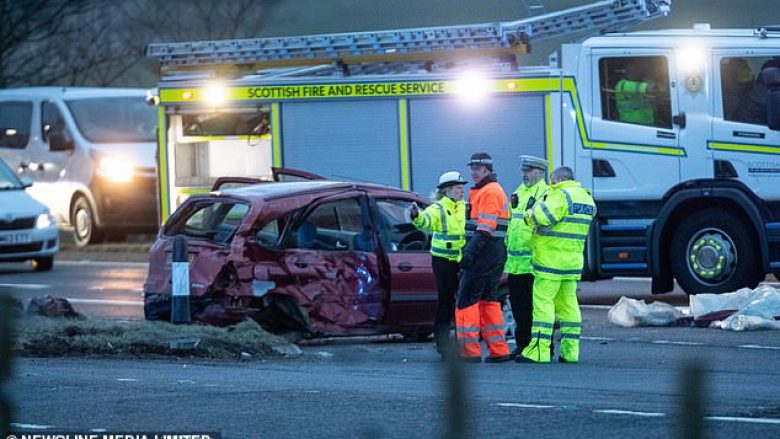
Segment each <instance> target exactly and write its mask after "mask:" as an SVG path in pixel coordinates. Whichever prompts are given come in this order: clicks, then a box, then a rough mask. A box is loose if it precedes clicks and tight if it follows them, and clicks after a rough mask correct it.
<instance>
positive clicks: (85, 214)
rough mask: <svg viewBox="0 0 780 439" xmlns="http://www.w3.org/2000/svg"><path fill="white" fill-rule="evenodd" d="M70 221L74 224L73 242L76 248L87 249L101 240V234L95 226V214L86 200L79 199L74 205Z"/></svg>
mask: <svg viewBox="0 0 780 439" xmlns="http://www.w3.org/2000/svg"><path fill="white" fill-rule="evenodd" d="M70 220H71V224H73V241H74V242H75V244H76V247H85V246H86V245H87V244H89V243H95V242H98V241H99V240H100V236H99V235H100V234H99V232H98V230H97V225H96V224H95V214H94V212H93V211H92V206H91V205H90V204H89V201H87V199H86V198H84V197H79V198H78V199H76V202H75V203H73V208H72V209H71V213H70Z"/></svg>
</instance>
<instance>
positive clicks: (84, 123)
mask: <svg viewBox="0 0 780 439" xmlns="http://www.w3.org/2000/svg"><path fill="white" fill-rule="evenodd" d="M67 103H68V107H69V108H70V111H71V113H72V114H73V118H74V119H76V125H78V128H79V131H81V134H82V135H83V136H84V137H86V138H87V140H89V141H90V142H93V143H130V142H154V141H155V140H156V136H157V108H156V107H152V106H149V105H147V104H146V101H145V100H144V98H143V97H142V96H137V97H136V96H127V97H108V98H89V99H73V100H69V101H67Z"/></svg>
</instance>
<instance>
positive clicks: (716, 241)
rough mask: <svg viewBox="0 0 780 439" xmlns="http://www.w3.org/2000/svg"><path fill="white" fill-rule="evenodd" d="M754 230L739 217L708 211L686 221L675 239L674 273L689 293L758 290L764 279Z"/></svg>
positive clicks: (717, 210) (675, 234)
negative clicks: (742, 289) (743, 289)
mask: <svg viewBox="0 0 780 439" xmlns="http://www.w3.org/2000/svg"><path fill="white" fill-rule="evenodd" d="M750 230H751V227H750V225H748V224H746V223H745V222H744V221H743V220H742V219H740V218H739V217H738V216H736V215H734V214H731V213H729V212H726V211H723V210H720V209H705V210H702V211H699V212H696V213H694V214H692V215H690V216H688V217H687V218H685V219H684V220H683V221H682V222H681V223H680V226H679V227H678V229H677V231H676V232H675V233H674V237H673V239H672V249H671V257H672V273H673V274H674V277H675V278H676V279H677V282H678V283H679V284H680V286H681V287H682V289H683V290H685V292H686V293H688V294H698V293H728V292H731V291H735V290H737V289H739V288H743V287H750V288H755V287H756V285H758V283H759V282H760V281H761V280H762V278H763V273H762V271H761V269H760V266H761V260H760V258H759V253H758V247H757V244H756V242H755V239H754V237H753V235H752V234H751V233H750Z"/></svg>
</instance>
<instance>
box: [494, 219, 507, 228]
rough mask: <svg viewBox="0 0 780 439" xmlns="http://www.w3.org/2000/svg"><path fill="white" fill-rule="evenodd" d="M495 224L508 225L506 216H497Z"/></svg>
mask: <svg viewBox="0 0 780 439" xmlns="http://www.w3.org/2000/svg"><path fill="white" fill-rule="evenodd" d="M496 224H498V225H499V226H508V225H509V219H507V218H499V219H497V220H496Z"/></svg>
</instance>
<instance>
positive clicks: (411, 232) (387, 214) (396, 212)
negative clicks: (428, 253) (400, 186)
mask: <svg viewBox="0 0 780 439" xmlns="http://www.w3.org/2000/svg"><path fill="white" fill-rule="evenodd" d="M411 205H412V202H411V201H409V200H399V199H377V200H376V206H377V207H378V209H379V217H380V221H381V223H382V224H381V225H382V227H381V229H382V232H383V233H382V239H383V241H384V243H385V245H386V246H387V248H388V249H390V251H394V252H396V251H399V252H420V251H425V250H427V249H430V238H429V236H428V235H427V234H426V233H425V232H422V231H420V230H417V228H416V227H415V226H414V224H412V220H411V217H410V216H409V211H410V209H411ZM388 241H389V245H388Z"/></svg>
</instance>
